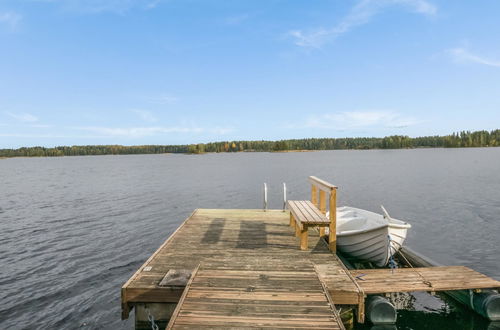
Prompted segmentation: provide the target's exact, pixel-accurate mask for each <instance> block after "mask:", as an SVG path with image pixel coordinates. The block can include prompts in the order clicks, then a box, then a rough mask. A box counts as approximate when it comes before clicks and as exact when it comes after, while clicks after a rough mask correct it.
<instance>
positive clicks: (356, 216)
mask: <svg viewBox="0 0 500 330" xmlns="http://www.w3.org/2000/svg"><path fill="white" fill-rule="evenodd" d="M382 210H383V211H384V213H385V216H384V215H381V214H377V213H374V212H370V211H366V210H362V209H358V208H354V207H350V206H342V207H338V208H337V247H338V249H339V250H340V251H341V252H342V253H344V254H346V255H347V256H350V257H354V258H356V259H358V260H361V261H370V262H373V263H374V264H375V265H376V266H378V267H384V266H386V265H387V264H388V262H389V259H390V257H391V256H392V255H394V254H395V253H396V252H397V251H398V250H399V248H400V247H401V246H402V245H403V242H404V240H405V238H406V233H407V231H408V229H409V228H411V225H410V224H409V223H407V222H404V221H401V220H397V219H393V218H391V217H390V216H389V214H388V213H387V211H386V210H385V209H384V207H383V206H382Z"/></svg>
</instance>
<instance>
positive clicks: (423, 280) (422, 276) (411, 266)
mask: <svg viewBox="0 0 500 330" xmlns="http://www.w3.org/2000/svg"><path fill="white" fill-rule="evenodd" d="M391 242H394V243H396V244H397V245H399V249H398V252H399V254H400V255H401V256H402V257H403V258H404V259H405V261H406V263H407V264H408V265H409V266H410V268H411V269H413V271H414V272H415V273H417V274H418V275H419V276H420V277H421V278H422V282H423V283H424V284H425V285H427V286H429V287H431V288H432V283H431V282H430V281H428V280H427V279H426V278H425V276H424V275H422V273H420V272H419V271H418V270H416V269H415V267H413V265H412V264H411V262H410V261H409V260H408V259H407V258H406V257H405V255H404V253H403V251H401V248H402V246H401V244H399V243H398V242H396V241H393V240H391V237H390V236H389V244H390V243H391ZM391 257H392V256H391Z"/></svg>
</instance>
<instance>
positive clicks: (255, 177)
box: [0, 148, 500, 329]
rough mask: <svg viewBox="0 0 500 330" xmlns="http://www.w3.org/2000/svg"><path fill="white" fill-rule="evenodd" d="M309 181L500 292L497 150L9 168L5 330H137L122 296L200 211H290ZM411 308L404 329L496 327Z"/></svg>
mask: <svg viewBox="0 0 500 330" xmlns="http://www.w3.org/2000/svg"><path fill="white" fill-rule="evenodd" d="M309 175H316V176H318V177H320V178H323V179H325V180H327V181H330V182H332V183H334V184H336V185H338V186H339V193H338V198H339V203H338V205H339V206H341V205H350V206H354V207H359V208H364V209H368V210H371V211H375V212H378V213H380V204H383V205H384V206H385V207H386V209H387V210H388V211H389V213H390V214H391V215H392V216H393V217H395V218H398V219H402V220H405V221H408V222H410V223H411V224H412V226H413V227H412V229H411V230H410V232H409V234H408V239H407V242H406V243H407V245H408V246H410V247H411V248H413V249H414V250H416V251H418V252H420V253H422V254H424V255H427V256H429V257H431V258H432V259H434V260H435V261H437V262H439V263H442V264H445V265H465V266H469V267H472V268H474V269H475V270H477V271H480V272H483V273H485V274H487V275H489V276H492V277H494V278H496V279H500V262H499V261H500V258H499V256H500V239H499V237H500V148H489V149H488V148H474V149H418V150H367V151H323V152H303V153H234V154H229V153H225V154H206V155H173V154H168V155H131V156H87V157H63V158H16V159H2V160H0V329H35V328H36V329H74V328H83V329H121V328H123V329H131V328H132V327H133V315H132V316H131V319H129V320H127V321H121V320H120V287H121V285H122V284H123V283H124V282H125V281H126V280H127V279H128V278H129V277H130V276H131V275H132V274H133V273H134V272H135V270H136V269H137V268H138V267H139V266H140V265H141V264H142V263H143V262H144V261H145V260H146V259H147V258H148V257H149V256H150V255H151V254H152V253H153V252H154V251H155V250H156V249H157V248H158V247H159V245H160V244H161V243H162V242H163V241H164V240H165V239H166V238H167V237H168V236H169V235H170V234H171V233H172V232H173V231H174V230H175V229H176V228H177V226H178V225H179V224H180V223H181V222H182V221H183V220H184V219H185V218H186V217H187V216H189V214H190V213H191V212H192V211H193V210H194V209H196V208H261V207H262V186H263V183H264V182H266V183H267V184H268V187H269V203H270V208H281V207H282V183H283V182H286V184H287V187H288V197H289V198H290V199H307V198H309V197H310V190H309V189H310V187H309V184H308V182H307V177H308V176H309ZM412 306H413V311H400V312H398V329H488V326H489V325H488V322H486V321H485V320H484V319H482V318H481V317H479V316H477V315H475V314H473V313H469V312H468V311H467V310H466V309H464V308H462V307H460V306H457V305H456V304H454V303H453V301H450V300H449V299H446V298H441V297H440V296H435V297H432V296H430V295H427V294H418V295H415V296H414V297H413V298H412ZM363 328H367V329H369V327H363ZM490 328H491V325H490Z"/></svg>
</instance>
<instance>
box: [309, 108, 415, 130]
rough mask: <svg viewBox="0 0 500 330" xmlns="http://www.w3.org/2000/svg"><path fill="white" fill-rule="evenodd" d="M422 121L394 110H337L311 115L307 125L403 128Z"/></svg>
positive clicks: (341, 127) (333, 127)
mask: <svg viewBox="0 0 500 330" xmlns="http://www.w3.org/2000/svg"><path fill="white" fill-rule="evenodd" d="M418 123H420V121H418V120H417V119H415V118H413V117H405V116H402V115H400V114H398V113H395V112H392V111H351V112H336V113H331V114H323V115H319V116H313V117H310V118H309V119H308V120H307V121H306V124H305V126H306V127H308V128H321V129H338V130H345V129H356V128H369V127H390V128H403V127H407V126H412V125H416V124H418Z"/></svg>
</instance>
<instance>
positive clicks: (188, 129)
mask: <svg viewBox="0 0 500 330" xmlns="http://www.w3.org/2000/svg"><path fill="white" fill-rule="evenodd" d="M75 129H79V130H84V131H88V132H93V133H95V134H99V135H102V136H122V137H131V138H137V137H144V136H153V135H160V134H170V133H185V134H195V133H196V134H199V133H212V134H218V135H224V134H227V133H229V132H232V131H233V129H232V128H224V127H215V128H209V129H208V128H201V127H197V126H185V127H184V126H172V127H162V126H154V127H127V128H120V127H96V126H90V127H75Z"/></svg>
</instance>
